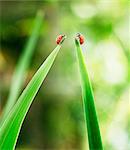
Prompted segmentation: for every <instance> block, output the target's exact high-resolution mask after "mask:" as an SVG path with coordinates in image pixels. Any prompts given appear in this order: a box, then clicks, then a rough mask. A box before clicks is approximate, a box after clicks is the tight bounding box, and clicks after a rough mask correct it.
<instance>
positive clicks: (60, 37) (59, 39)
mask: <svg viewBox="0 0 130 150" xmlns="http://www.w3.org/2000/svg"><path fill="white" fill-rule="evenodd" d="M64 37H65V35H59V36H58V37H57V38H56V43H57V44H60V43H61V42H62V41H63V38H64Z"/></svg>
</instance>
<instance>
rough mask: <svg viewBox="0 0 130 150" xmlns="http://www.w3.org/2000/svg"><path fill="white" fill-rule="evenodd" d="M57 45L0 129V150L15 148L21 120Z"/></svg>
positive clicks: (56, 51)
mask: <svg viewBox="0 0 130 150" xmlns="http://www.w3.org/2000/svg"><path fill="white" fill-rule="evenodd" d="M60 47H61V46H60V45H58V46H57V47H56V48H55V49H54V50H53V51H52V53H51V54H50V55H49V56H48V57H47V59H46V60H45V62H44V63H43V64H42V65H41V67H40V68H39V70H38V71H37V72H36V73H35V75H34V76H33V78H32V80H31V81H30V82H29V84H28V85H27V87H26V88H25V90H24V91H23V92H22V94H21V96H20V97H19V99H18V101H17V102H16V104H15V105H14V106H13V108H12V110H11V111H10V113H9V115H8V116H7V118H6V120H5V121H4V123H3V125H2V126H1V128H0V131H1V132H0V149H1V150H6V149H9V150H12V149H14V148H15V144H16V141H17V138H18V134H19V131H20V128H21V126H22V123H23V120H24V118H25V116H26V114H27V112H28V110H29V107H30V105H31V104H32V102H33V99H34V97H35V96H36V94H37V92H38V90H39V88H40V86H41V84H42V82H43V80H44V79H45V77H46V75H47V73H48V72H49V70H50V68H51V66H52V64H53V62H54V60H55V58H56V56H57V54H58V52H59V50H60Z"/></svg>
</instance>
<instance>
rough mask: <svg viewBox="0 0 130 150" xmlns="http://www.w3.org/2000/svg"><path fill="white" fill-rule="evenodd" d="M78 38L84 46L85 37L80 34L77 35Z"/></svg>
mask: <svg viewBox="0 0 130 150" xmlns="http://www.w3.org/2000/svg"><path fill="white" fill-rule="evenodd" d="M77 37H78V39H79V42H80V44H81V45H82V44H83V43H84V37H83V35H82V34H80V33H77Z"/></svg>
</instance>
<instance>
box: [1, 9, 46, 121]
mask: <svg viewBox="0 0 130 150" xmlns="http://www.w3.org/2000/svg"><path fill="white" fill-rule="evenodd" d="M42 23H43V15H42V14H41V12H40V13H38V14H37V16H36V19H35V23H34V28H33V31H32V34H31V36H30V38H29V40H28V42H27V45H26V46H25V49H24V51H23V54H22V55H21V57H20V60H19V61H18V64H17V66H16V69H15V71H14V74H13V78H12V83H11V88H10V93H9V97H8V100H7V103H6V105H5V108H4V110H3V113H2V117H1V124H2V122H3V120H4V119H5V117H6V115H7V114H8V112H9V110H10V109H11V108H12V106H13V105H14V104H15V102H16V100H17V98H18V96H19V94H20V91H21V87H22V85H23V80H24V77H25V73H26V70H27V68H28V66H29V64H30V61H31V57H32V55H33V52H34V49H35V46H36V43H37V40H38V38H39V34H40V29H41V26H42Z"/></svg>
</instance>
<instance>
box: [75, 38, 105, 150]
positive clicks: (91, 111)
mask: <svg viewBox="0 0 130 150" xmlns="http://www.w3.org/2000/svg"><path fill="white" fill-rule="evenodd" d="M75 43H76V47H77V51H76V52H77V60H78V64H79V71H80V76H81V87H82V98H83V105H84V112H85V120H86V124H87V130H88V140H89V148H90V150H102V149H103V147H102V141H101V136H100V129H99V125H98V119H97V114H96V109H95V105H94V96H93V91H92V87H91V83H90V80H89V76H88V72H87V67H86V64H85V59H84V56H83V52H82V49H81V47H80V43H79V40H78V39H77V38H76V39H75Z"/></svg>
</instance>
